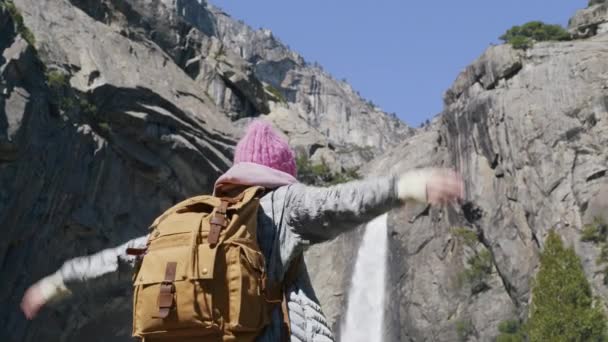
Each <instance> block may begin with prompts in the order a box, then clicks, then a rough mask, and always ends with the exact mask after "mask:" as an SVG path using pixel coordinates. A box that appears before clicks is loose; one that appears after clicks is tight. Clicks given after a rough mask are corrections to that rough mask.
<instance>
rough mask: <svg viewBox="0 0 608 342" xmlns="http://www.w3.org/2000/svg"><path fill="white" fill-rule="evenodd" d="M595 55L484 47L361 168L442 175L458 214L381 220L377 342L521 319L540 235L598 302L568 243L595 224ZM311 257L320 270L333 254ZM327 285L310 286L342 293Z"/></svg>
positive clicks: (603, 99) (605, 114) (603, 82)
mask: <svg viewBox="0 0 608 342" xmlns="http://www.w3.org/2000/svg"><path fill="white" fill-rule="evenodd" d="M606 43H608V35H607V34H598V35H596V36H594V37H592V38H589V39H587V40H579V41H571V42H563V43H536V44H535V46H534V48H532V49H529V50H527V51H525V52H521V51H515V50H513V49H512V48H511V47H510V46H507V45H504V46H496V47H491V48H489V49H488V50H487V51H486V52H485V53H484V54H483V55H482V56H481V57H480V58H479V59H478V60H477V61H475V62H474V63H473V64H472V65H471V66H469V67H467V68H466V69H465V71H463V73H461V74H460V75H459V76H458V78H457V79H456V81H455V82H454V84H453V86H452V87H451V88H450V89H449V90H448V91H447V92H446V95H445V109H444V111H443V112H442V113H441V114H440V115H439V116H438V117H436V118H435V119H434V120H433V122H432V123H431V124H430V125H429V126H427V127H426V128H425V129H422V130H419V131H417V133H416V134H415V135H413V136H412V137H409V138H407V139H406V140H405V141H404V142H402V143H401V144H400V145H399V146H397V147H396V148H394V149H392V150H390V151H389V152H387V153H386V154H385V155H383V156H382V157H380V158H377V159H375V160H373V161H372V162H370V163H369V164H368V165H367V166H366V168H364V170H363V172H364V173H365V174H371V175H373V174H386V173H387V172H393V173H399V172H402V171H405V170H407V169H410V168H414V167H424V166H449V167H455V168H456V169H457V170H459V171H460V172H462V174H463V175H464V178H465V180H466V192H467V200H468V202H467V203H465V205H462V206H448V207H445V208H438V207H437V208H425V207H424V206H422V207H420V206H406V207H405V208H403V209H401V210H395V211H393V212H391V213H390V214H389V225H390V238H391V240H390V241H391V242H390V243H391V250H390V253H391V256H390V258H389V268H390V272H389V274H390V276H389V278H390V279H389V282H388V283H389V285H388V288H387V291H388V293H389V297H388V298H389V300H388V303H387V304H386V311H387V322H386V330H387V336H389V338H388V339H387V340H391V341H397V340H399V341H455V340H468V341H490V340H493V338H494V337H495V336H496V335H498V330H497V327H498V324H499V323H500V322H501V321H503V320H507V319H525V317H526V315H527V309H528V306H529V303H530V286H531V285H530V282H531V280H532V278H533V277H534V275H535V273H536V271H537V267H538V255H539V252H540V250H541V249H542V246H543V242H544V239H545V237H546V235H547V232H548V230H549V229H551V228H555V229H557V231H558V233H559V234H560V235H561V236H562V237H563V239H564V240H565V241H566V243H567V244H569V245H572V246H574V248H575V250H576V252H577V253H578V254H579V255H580V256H581V259H582V262H583V265H584V268H585V271H586V273H587V276H588V278H589V280H590V282H591V284H592V287H593V289H594V292H595V294H597V295H599V296H600V297H601V298H603V300H604V303H608V288H607V287H606V285H604V284H603V276H602V274H601V272H600V271H601V269H602V267H603V266H602V265H598V264H596V259H597V256H598V253H599V248H598V247H595V246H594V245H593V244H589V243H583V242H581V241H580V233H581V230H582V227H583V226H584V224H586V223H590V222H591V220H592V219H593V217H595V216H603V217H604V220H608V199H607V198H606V189H607V188H608V178H607V177H606V176H607V175H608V148H607V147H606V146H608V101H607V99H608V93H607V90H606V89H608V63H606V60H608V59H607V58H608V55H607V54H606V50H605V49H604V48H603V46H605V44H606ZM463 230H464V231H467V232H470V234H466V233H463ZM340 243H341V244H344V242H340ZM350 244H352V245H356V241H355V240H353V241H351V243H350ZM324 250H325V251H326V253H332V254H331V255H326V256H325V258H329V259H332V258H333V259H338V260H339V259H340V258H341V257H342V255H341V254H343V253H345V252H343V251H341V250H340V249H338V246H336V247H335V248H333V247H332V246H326V247H325V248H324ZM346 253H347V254H346V255H348V253H350V252H346ZM334 254H335V255H334ZM483 255H486V256H488V257H489V259H488V260H486V261H484V260H485V259H484V258H485V257H483ZM474 258H477V259H474ZM470 260H477V261H480V262H484V263H485V262H487V265H485V266H484V267H482V268H480V269H486V271H485V272H481V273H478V274H473V273H471V271H470V269H471V266H470V264H469V263H470ZM467 270H469V271H467ZM330 272H331V274H332V275H333V274H335V269H332V270H331V271H330ZM467 272H468V273H467ZM319 277H320V278H321V276H319ZM338 278H340V279H347V281H346V282H342V283H339V282H337V281H336V282H333V283H328V282H323V283H322V284H323V286H320V287H319V288H320V289H321V291H322V292H325V291H327V292H328V293H335V292H336V291H340V289H344V288H347V287H348V286H349V283H348V279H349V277H348V276H343V277H336V276H334V279H338ZM319 283H320V284H321V282H319ZM320 296H323V294H321V295H320ZM342 305H343V303H342ZM343 308H344V306H342V307H341V308H340V309H342V310H343ZM329 310H336V309H335V308H330V309H329ZM336 324H338V325H339V324H340V321H339V320H338V321H337V322H336Z"/></svg>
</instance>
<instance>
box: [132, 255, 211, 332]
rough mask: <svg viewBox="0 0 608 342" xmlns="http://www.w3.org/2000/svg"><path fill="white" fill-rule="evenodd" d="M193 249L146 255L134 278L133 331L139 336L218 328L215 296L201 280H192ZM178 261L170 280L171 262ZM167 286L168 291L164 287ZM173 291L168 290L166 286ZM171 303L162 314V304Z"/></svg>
mask: <svg viewBox="0 0 608 342" xmlns="http://www.w3.org/2000/svg"><path fill="white" fill-rule="evenodd" d="M190 253H191V249H190V248H188V247H171V248H163V249H157V250H154V251H152V252H150V253H148V254H146V256H145V257H144V259H143V262H142V265H141V267H140V269H139V272H138V273H137V276H136V278H135V282H134V286H135V289H134V298H133V327H134V329H133V333H134V335H136V336H146V335H151V334H154V335H157V334H160V335H162V334H163V333H165V332H171V334H172V335H173V336H175V334H176V333H178V334H180V333H184V334H187V335H191V336H204V335H208V334H212V333H216V332H217V331H219V326H218V325H217V324H216V323H215V322H214V320H213V309H212V308H213V306H212V296H211V294H210V293H207V290H206V289H204V288H203V286H204V285H202V284H201V283H200V281H198V280H190V279H189V277H188V275H189V274H190V270H189V268H190V267H191V264H190V263H189V262H187V261H188V260H190V259H191V258H190ZM170 263H176V266H175V269H174V271H173V272H172V275H173V276H172V278H173V281H170V282H167V281H166V277H167V268H168V264H170ZM163 286H165V294H161V292H162V291H161V287H163ZM167 287H170V288H171V291H170V292H168V293H167V291H166V288H167ZM163 306H165V307H169V310H168V314H166V316H165V317H163V314H162V312H161V307H163Z"/></svg>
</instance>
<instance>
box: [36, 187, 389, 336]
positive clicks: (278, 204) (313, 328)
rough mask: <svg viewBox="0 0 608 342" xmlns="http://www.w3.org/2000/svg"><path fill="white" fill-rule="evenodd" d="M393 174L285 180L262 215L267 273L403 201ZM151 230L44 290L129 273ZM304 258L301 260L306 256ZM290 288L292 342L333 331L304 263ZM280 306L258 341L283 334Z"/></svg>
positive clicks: (73, 264)
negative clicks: (319, 182) (316, 182)
mask: <svg viewBox="0 0 608 342" xmlns="http://www.w3.org/2000/svg"><path fill="white" fill-rule="evenodd" d="M399 203H400V202H399V200H398V196H397V186H396V182H395V178H393V177H386V178H376V179H369V180H362V181H353V182H349V183H345V184H340V185H335V186H332V187H327V188H318V187H311V186H306V185H303V184H300V183H296V184H292V185H286V186H282V187H280V188H277V189H276V190H274V191H272V192H270V193H267V194H266V195H265V196H264V197H262V199H261V201H260V204H261V208H262V210H260V211H259V217H258V241H259V243H260V247H261V248H262V252H263V253H264V256H265V258H266V263H267V270H268V274H269V277H270V278H271V279H273V280H276V281H280V280H281V279H282V278H283V276H284V272H285V271H286V270H287V269H288V268H289V264H290V262H291V260H293V258H294V257H295V256H297V255H298V254H300V253H302V252H303V251H304V250H305V249H306V247H307V246H310V245H312V244H314V243H319V242H323V241H327V240H330V239H333V238H335V237H336V236H337V235H339V234H340V233H343V232H345V231H348V230H351V229H354V228H355V227H357V226H358V225H360V224H362V223H365V222H367V221H370V220H371V219H372V218H374V217H375V216H378V215H381V214H383V213H385V212H386V211H388V210H390V209H391V208H394V207H396V206H398V205H399ZM146 241H147V236H142V237H139V238H136V239H133V240H131V241H128V242H127V243H125V244H123V245H121V246H118V247H115V248H109V249H106V250H103V251H101V252H99V253H96V254H93V255H90V256H85V257H80V258H75V259H71V260H68V261H66V262H65V263H64V264H63V266H62V267H61V268H60V269H59V270H58V271H57V272H56V273H55V274H53V275H51V276H49V277H47V278H45V279H43V280H42V281H41V283H42V284H43V287H44V288H45V292H46V295H47V296H48V297H50V298H53V297H58V296H59V294H60V293H61V292H68V291H69V292H72V293H79V292H80V293H82V292H83V291H91V290H92V289H95V288H97V287H98V286H107V284H108V282H111V281H116V280H117V279H118V280H123V281H125V280H126V279H131V275H132V267H133V265H134V263H135V258H134V257H132V256H129V255H127V254H126V249H127V248H129V247H143V246H145V244H146ZM302 263H303V261H302ZM300 266H301V267H299V269H300V272H299V275H298V276H297V279H296V281H295V282H294V284H293V285H292V286H291V287H290V288H289V289H288V299H289V302H288V307H289V319H290V322H291V328H292V336H291V341H292V342H328V341H333V340H334V338H333V335H332V332H331V330H330V328H329V327H328V323H327V320H326V318H325V316H324V315H323V313H322V311H321V307H320V305H319V301H318V299H317V298H316V296H315V293H314V290H313V288H312V285H311V283H310V279H309V277H308V272H307V270H306V267H305V265H303V264H302V265H300ZM281 314H282V313H281V310H280V309H279V308H277V309H276V310H275V311H274V312H273V317H272V323H271V324H270V325H269V326H268V327H267V328H266V329H265V331H264V332H263V333H262V335H261V336H260V337H259V338H258V339H257V340H258V342H274V341H279V340H280V329H281V322H282V317H281Z"/></svg>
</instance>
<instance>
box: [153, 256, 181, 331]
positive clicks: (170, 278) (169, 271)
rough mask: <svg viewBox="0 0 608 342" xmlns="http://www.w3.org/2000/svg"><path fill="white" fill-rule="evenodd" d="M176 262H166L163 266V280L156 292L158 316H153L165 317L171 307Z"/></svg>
mask: <svg viewBox="0 0 608 342" xmlns="http://www.w3.org/2000/svg"><path fill="white" fill-rule="evenodd" d="M176 271H177V262H168V263H167V266H166V267H165V280H164V281H163V282H162V283H161V284H160V291H159V293H158V316H157V317H154V318H161V319H165V318H167V316H169V312H170V311H171V308H172V307H173V302H174V298H173V294H174V293H175V284H173V282H174V281H175V273H176Z"/></svg>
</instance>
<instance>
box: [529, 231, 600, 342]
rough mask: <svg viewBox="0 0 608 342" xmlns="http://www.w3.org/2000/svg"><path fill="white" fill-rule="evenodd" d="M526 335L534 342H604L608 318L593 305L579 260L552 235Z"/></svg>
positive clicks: (542, 255)
mask: <svg viewBox="0 0 608 342" xmlns="http://www.w3.org/2000/svg"><path fill="white" fill-rule="evenodd" d="M531 312H532V314H531V316H530V319H529V321H528V325H527V331H528V337H529V340H530V341H531V342H535V341H552V342H560V341H564V342H565V341H604V340H605V329H606V317H605V315H604V312H603V310H602V309H601V308H600V305H599V303H594V299H593V297H592V293H591V288H590V286H589V282H588V281H587V278H586V277H585V273H584V272H583V268H582V266H581V262H580V259H579V258H578V256H577V255H576V253H575V252H574V249H573V248H572V247H570V248H565V247H564V245H563V243H562V240H561V238H560V237H559V235H557V234H556V233H555V232H554V231H551V232H549V236H548V237H547V241H546V244H545V249H544V251H543V252H542V254H541V256H540V271H539V272H538V275H537V276H536V281H535V283H534V287H533V289H532V306H531Z"/></svg>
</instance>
